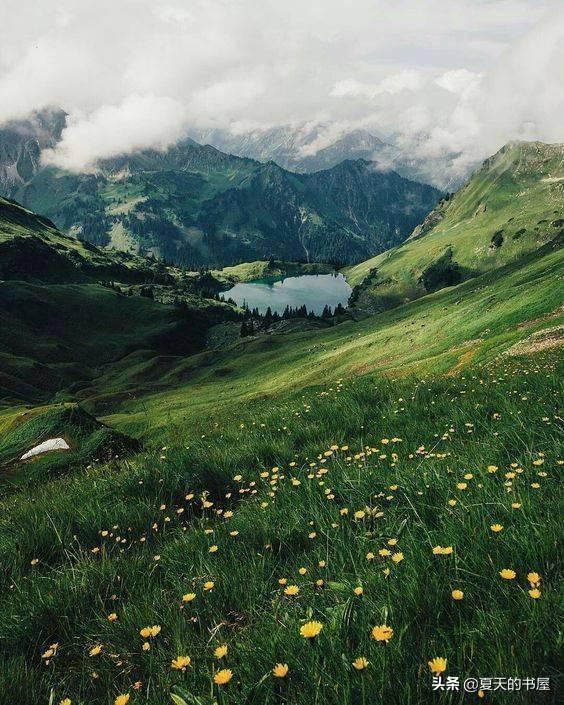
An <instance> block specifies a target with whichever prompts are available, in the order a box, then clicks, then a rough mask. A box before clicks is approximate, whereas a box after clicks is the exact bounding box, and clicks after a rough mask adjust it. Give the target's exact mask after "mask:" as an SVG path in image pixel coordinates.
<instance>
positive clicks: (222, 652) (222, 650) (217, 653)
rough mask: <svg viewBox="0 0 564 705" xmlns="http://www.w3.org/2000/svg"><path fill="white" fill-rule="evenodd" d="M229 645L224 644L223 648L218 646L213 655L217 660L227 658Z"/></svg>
mask: <svg viewBox="0 0 564 705" xmlns="http://www.w3.org/2000/svg"><path fill="white" fill-rule="evenodd" d="M227 651H228V648H227V644H222V645H221V646H218V647H217V649H215V651H214V652H213V655H214V656H215V657H216V658H217V659H220V658H223V657H224V656H227Z"/></svg>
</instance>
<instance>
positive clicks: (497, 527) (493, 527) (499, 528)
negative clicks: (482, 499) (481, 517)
mask: <svg viewBox="0 0 564 705" xmlns="http://www.w3.org/2000/svg"><path fill="white" fill-rule="evenodd" d="M490 529H491V530H492V531H493V532H494V534H499V532H500V531H503V526H502V525H501V524H492V525H491V526H490Z"/></svg>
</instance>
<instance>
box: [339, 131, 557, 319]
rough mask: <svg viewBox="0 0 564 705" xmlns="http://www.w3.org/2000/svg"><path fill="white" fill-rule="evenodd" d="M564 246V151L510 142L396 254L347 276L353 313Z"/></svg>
mask: <svg viewBox="0 0 564 705" xmlns="http://www.w3.org/2000/svg"><path fill="white" fill-rule="evenodd" d="M563 239H564V145H563V144H544V143H541V142H513V143H509V144H507V145H506V146H505V147H503V148H502V149H501V150H500V151H499V152H497V154H495V155H494V156H492V157H490V158H489V159H487V160H486V161H485V162H484V163H483V165H482V166H481V167H480V168H479V169H478V170H477V171H476V172H475V173H474V174H473V175H472V177H471V178H470V179H469V180H468V182H467V183H466V185H465V186H464V187H463V188H462V189H460V191H458V192H457V193H456V194H454V195H447V196H446V197H445V198H443V199H442V200H441V201H440V202H439V204H438V205H437V207H436V208H435V209H434V210H433V211H432V212H431V213H430V214H429V215H428V216H427V218H425V220H424V221H423V223H422V224H421V225H419V226H418V227H417V228H415V230H414V231H413V233H412V234H411V236H410V237H409V238H408V239H407V240H406V241H405V242H404V243H402V244H401V245H399V246H398V247H396V248H394V249H392V250H390V251H389V252H385V253H383V254H381V255H378V256H376V257H374V258H372V259H370V260H368V261H367V262H363V263H362V264H359V265H358V266H356V267H351V268H350V269H349V270H348V278H349V281H350V282H351V284H353V285H357V287H358V288H357V290H356V292H355V294H354V298H355V299H356V304H355V305H356V306H357V308H359V309H364V310H366V311H372V312H374V311H381V310H383V309H386V308H390V307H393V306H396V305H399V304H402V303H405V302H406V301H410V300H412V299H415V298H418V297H420V296H424V295H425V294H427V293H430V292H433V291H436V290H437V289H440V288H442V287H444V286H452V285H456V284H458V283H460V282H461V281H463V280H465V279H469V278H472V277H475V276H478V275H480V274H482V273H484V272H487V271H491V270H493V269H497V268H499V267H501V266H503V265H505V264H508V263H510V262H513V261H516V260H518V259H519V258H521V257H524V256H526V255H528V254H530V253H534V252H535V251H538V250H543V249H546V248H548V249H551V248H556V247H560V246H561V245H562V242H563Z"/></svg>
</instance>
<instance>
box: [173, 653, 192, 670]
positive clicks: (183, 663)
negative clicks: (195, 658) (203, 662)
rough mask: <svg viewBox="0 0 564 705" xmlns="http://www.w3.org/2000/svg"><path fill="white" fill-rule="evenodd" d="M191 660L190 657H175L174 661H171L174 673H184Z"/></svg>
mask: <svg viewBox="0 0 564 705" xmlns="http://www.w3.org/2000/svg"><path fill="white" fill-rule="evenodd" d="M191 660H192V659H191V658H190V656H177V657H176V658H175V659H172V663H171V666H172V667H173V668H174V669H175V670H176V671H185V670H186V669H187V667H188V666H189V665H190V662H191Z"/></svg>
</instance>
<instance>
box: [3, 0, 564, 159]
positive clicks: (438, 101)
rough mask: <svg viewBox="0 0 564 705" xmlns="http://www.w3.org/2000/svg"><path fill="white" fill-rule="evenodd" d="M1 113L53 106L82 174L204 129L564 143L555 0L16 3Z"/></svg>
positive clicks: (462, 152)
mask: <svg viewBox="0 0 564 705" xmlns="http://www.w3.org/2000/svg"><path fill="white" fill-rule="evenodd" d="M3 5H4V12H3V32H2V34H3V38H2V44H1V45H0V95H1V96H2V101H1V103H0V124H1V123H2V122H5V121H7V120H10V119H17V118H21V117H24V116H26V115H27V114H28V113H29V112H30V111H32V110H35V109H40V108H42V107H45V106H48V105H56V106H60V107H61V108H63V109H64V110H65V111H66V112H67V113H68V114H69V118H68V126H67V128H66V129H65V130H64V132H63V138H62V140H61V142H60V143H59V144H58V145H57V147H56V148H55V149H53V150H51V151H49V152H47V153H46V154H45V155H44V159H45V160H46V161H47V162H48V163H51V164H56V165H58V166H62V167H64V168H67V169H71V170H73V169H75V170H81V169H87V168H92V167H93V166H94V165H95V163H96V160H97V159H99V158H102V157H109V156H113V155H117V154H121V153H127V152H131V151H133V150H136V149H140V148H148V147H152V148H157V149H160V148H164V147H166V146H167V145H169V144H171V143H172V142H174V141H175V140H176V139H177V138H178V137H179V136H180V135H181V134H183V132H184V131H185V130H186V129H187V128H188V127H193V126H198V127H223V128H231V129H233V130H234V131H239V132H241V131H243V130H244V127H245V126H246V125H252V126H253V127H254V128H255V129H256V128H257V127H260V126H265V127H267V126H272V125H276V124H286V123H298V122H303V121H306V122H309V123H316V124H327V127H326V128H324V129H322V130H319V131H317V133H316V139H315V142H313V143H311V144H309V145H307V146H306V147H304V149H307V150H308V151H309V153H313V152H314V151H315V150H316V149H320V148H322V147H323V146H326V145H327V144H329V143H330V141H331V140H332V139H335V136H337V137H338V136H339V135H340V134H343V133H344V132H346V131H347V130H350V129H353V128H354V127H363V128H365V129H369V130H372V131H374V132H375V133H376V134H378V135H381V136H384V137H387V138H388V139H393V140H394V141H395V142H396V143H397V144H398V145H400V146H402V147H404V148H405V149H406V150H411V151H412V153H414V154H415V155H417V156H420V157H421V158H425V156H429V157H436V156H441V155H446V154H451V155H458V156H456V157H455V160H454V162H452V168H453V169H460V170H463V169H465V168H467V165H468V164H470V163H472V162H473V161H475V160H476V159H480V158H482V157H483V156H485V155H487V154H489V153H491V152H492V151H495V149H497V148H499V146H501V145H502V144H503V143H504V142H506V141H508V140H510V139H518V138H521V139H540V140H546V141H564V90H563V87H562V80H561V75H560V73H561V67H562V66H563V65H564V8H562V6H561V3H559V2H553V1H552V0H544V1H543V0H490V1H488V2H481V1H477V0H452V1H451V2H449V3H445V2H444V0H397V2H394V3H391V2H388V1H386V0H352V1H351V2H349V3H344V2H342V1H341V0H323V1H321V0H312V2H310V3H303V2H301V0H299V1H298V0H287V2H285V3H279V2H277V1H276V2H275V1H274V0H262V1H261V2H258V1H257V0H239V2H237V3H234V2H231V1H230V0H213V1H212V0H191V2H190V3H186V2H185V1H184V0H121V1H120V2H118V3H116V2H114V1H113V0H99V2H97V3H91V2H90V1H89V0H60V2H58V3H57V5H56V6H55V7H53V5H52V4H50V3H36V2H34V1H33V0H17V1H16V0H4V2H3Z"/></svg>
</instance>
